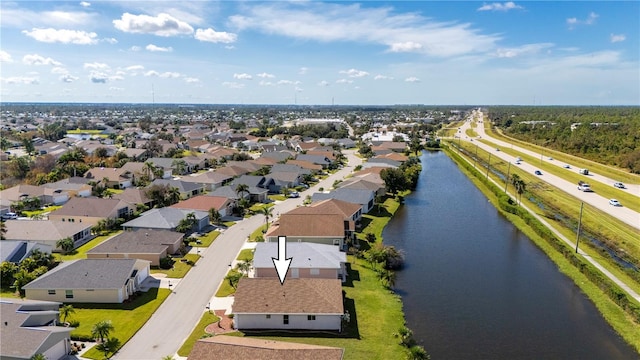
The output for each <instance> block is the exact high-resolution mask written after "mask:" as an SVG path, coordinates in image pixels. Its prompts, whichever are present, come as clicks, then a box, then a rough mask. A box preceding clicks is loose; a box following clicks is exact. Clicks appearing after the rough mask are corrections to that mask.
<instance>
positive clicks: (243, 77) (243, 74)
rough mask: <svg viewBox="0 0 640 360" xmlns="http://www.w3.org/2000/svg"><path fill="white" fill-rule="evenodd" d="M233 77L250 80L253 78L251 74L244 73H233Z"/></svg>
mask: <svg viewBox="0 0 640 360" xmlns="http://www.w3.org/2000/svg"><path fill="white" fill-rule="evenodd" d="M233 78H234V79H238V80H251V79H253V77H252V76H251V75H249V74H245V73H242V74H233Z"/></svg>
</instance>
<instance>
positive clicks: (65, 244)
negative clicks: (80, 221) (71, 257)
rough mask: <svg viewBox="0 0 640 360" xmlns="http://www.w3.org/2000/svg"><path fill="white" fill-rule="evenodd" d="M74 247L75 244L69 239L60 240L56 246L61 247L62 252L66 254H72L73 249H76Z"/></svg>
mask: <svg viewBox="0 0 640 360" xmlns="http://www.w3.org/2000/svg"><path fill="white" fill-rule="evenodd" d="M74 245H75V244H74V243H73V240H72V239H71V238H69V237H68V238H64V239H61V240H58V241H57V242H56V246H57V247H59V248H60V249H61V250H62V252H64V253H65V254H68V253H70V252H72V251H73V249H74V248H75V246H74Z"/></svg>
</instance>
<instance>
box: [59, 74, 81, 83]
mask: <svg viewBox="0 0 640 360" xmlns="http://www.w3.org/2000/svg"><path fill="white" fill-rule="evenodd" d="M60 80H61V81H62V82H66V83H71V82H74V81H76V80H78V77H77V76H73V75H71V74H64V75H62V76H60Z"/></svg>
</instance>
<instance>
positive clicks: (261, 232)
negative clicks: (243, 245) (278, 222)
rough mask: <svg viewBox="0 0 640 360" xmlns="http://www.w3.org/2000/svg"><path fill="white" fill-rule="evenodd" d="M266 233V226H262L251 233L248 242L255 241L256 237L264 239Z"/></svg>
mask: <svg viewBox="0 0 640 360" xmlns="http://www.w3.org/2000/svg"><path fill="white" fill-rule="evenodd" d="M266 231H267V224H264V225H262V226H260V227H259V228H257V229H255V230H254V231H253V232H252V233H251V235H249V241H256V239H257V238H258V236H262V238H263V239H264V233H265V232H266Z"/></svg>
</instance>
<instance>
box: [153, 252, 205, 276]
mask: <svg viewBox="0 0 640 360" xmlns="http://www.w3.org/2000/svg"><path fill="white" fill-rule="evenodd" d="M182 259H185V260H186V261H182ZM198 259H200V255H197V254H187V255H185V256H184V257H182V258H173V260H174V261H175V262H174V263H173V267H172V268H171V269H151V273H152V274H166V275H167V277H169V278H183V277H184V276H185V275H187V273H188V272H189V270H191V268H192V267H193V266H195V263H196V261H198ZM189 262H191V264H194V265H190V264H189Z"/></svg>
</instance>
